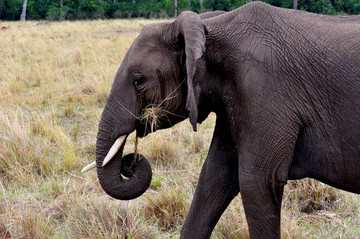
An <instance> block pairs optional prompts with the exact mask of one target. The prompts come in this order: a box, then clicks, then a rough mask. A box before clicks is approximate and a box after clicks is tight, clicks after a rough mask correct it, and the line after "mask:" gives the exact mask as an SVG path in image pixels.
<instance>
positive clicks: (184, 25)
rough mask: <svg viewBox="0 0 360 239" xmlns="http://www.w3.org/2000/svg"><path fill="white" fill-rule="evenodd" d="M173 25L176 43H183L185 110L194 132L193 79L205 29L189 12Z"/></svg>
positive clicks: (196, 95) (195, 90) (195, 97)
mask: <svg viewBox="0 0 360 239" xmlns="http://www.w3.org/2000/svg"><path fill="white" fill-rule="evenodd" d="M174 24H175V31H176V37H177V41H179V39H181V38H183V40H184V43H185V47H184V48H185V57H186V59H185V66H186V73H187V86H188V94H187V100H186V109H187V110H188V111H189V118H190V123H191V125H192V126H193V129H194V131H196V130H197V125H196V124H197V118H198V103H199V102H198V101H199V94H200V89H199V88H195V87H194V85H195V80H194V78H195V74H196V70H197V67H198V64H197V60H198V59H200V58H201V56H202V55H203V53H204V51H205V41H206V34H207V29H206V26H205V24H204V23H203V22H202V21H201V19H200V17H199V15H198V14H196V13H194V12H189V11H186V12H182V13H181V14H180V15H179V17H178V18H177V19H176V20H175V22H174Z"/></svg>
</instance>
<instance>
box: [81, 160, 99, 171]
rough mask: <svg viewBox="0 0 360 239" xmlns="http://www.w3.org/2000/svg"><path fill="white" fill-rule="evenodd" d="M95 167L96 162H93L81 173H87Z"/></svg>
mask: <svg viewBox="0 0 360 239" xmlns="http://www.w3.org/2000/svg"><path fill="white" fill-rule="evenodd" d="M93 168H96V162H95V161H94V162H92V163H91V164H88V165H86V166H85V167H84V168H83V169H82V170H81V173H85V172H87V171H89V170H91V169H93Z"/></svg>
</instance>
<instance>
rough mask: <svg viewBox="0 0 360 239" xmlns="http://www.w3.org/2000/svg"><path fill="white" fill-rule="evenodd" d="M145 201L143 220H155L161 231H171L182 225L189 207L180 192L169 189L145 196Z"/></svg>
mask: <svg viewBox="0 0 360 239" xmlns="http://www.w3.org/2000/svg"><path fill="white" fill-rule="evenodd" d="M146 201H147V203H146V205H145V208H144V215H145V218H147V219H148V220H151V219H153V218H155V221H156V224H157V225H158V227H159V228H160V229H161V230H164V231H171V230H173V229H175V228H177V227H179V226H180V225H182V224H183V222H184V220H185V216H186V211H187V210H188V206H189V205H188V203H187V202H186V200H185V196H184V195H183V194H182V193H181V192H180V191H177V190H170V189H169V190H167V191H162V192H161V193H158V192H155V191H154V192H152V193H148V194H146Z"/></svg>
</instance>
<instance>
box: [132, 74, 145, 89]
mask: <svg viewBox="0 0 360 239" xmlns="http://www.w3.org/2000/svg"><path fill="white" fill-rule="evenodd" d="M143 82H144V77H143V76H142V75H141V74H140V73H135V74H134V75H133V83H134V85H135V86H139V85H140V84H142V83H143Z"/></svg>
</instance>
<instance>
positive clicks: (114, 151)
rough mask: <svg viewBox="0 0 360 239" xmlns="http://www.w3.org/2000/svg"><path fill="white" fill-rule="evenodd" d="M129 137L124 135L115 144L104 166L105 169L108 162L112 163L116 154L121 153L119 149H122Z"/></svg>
mask: <svg viewBox="0 0 360 239" xmlns="http://www.w3.org/2000/svg"><path fill="white" fill-rule="evenodd" d="M126 137H127V135H123V136H120V137H119V138H118V139H117V140H116V141H115V143H114V145H113V146H111V148H110V150H109V152H108V153H107V155H106V157H105V159H104V161H103V163H102V166H103V167H104V166H105V165H106V164H107V163H108V162H110V160H111V159H112V158H113V157H114V156H115V154H116V153H117V152H118V151H119V149H120V148H121V146H122V145H123V144H124V142H125V139H126Z"/></svg>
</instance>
